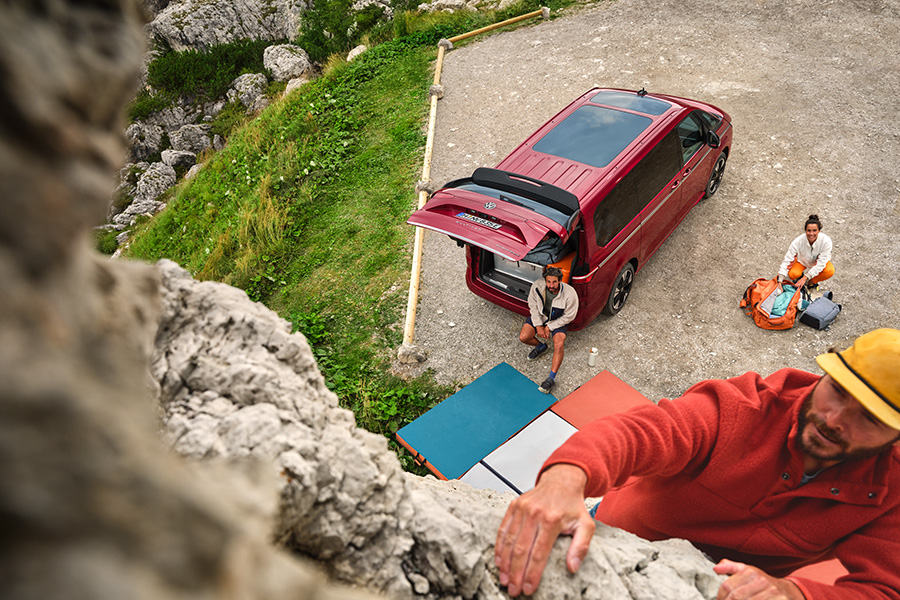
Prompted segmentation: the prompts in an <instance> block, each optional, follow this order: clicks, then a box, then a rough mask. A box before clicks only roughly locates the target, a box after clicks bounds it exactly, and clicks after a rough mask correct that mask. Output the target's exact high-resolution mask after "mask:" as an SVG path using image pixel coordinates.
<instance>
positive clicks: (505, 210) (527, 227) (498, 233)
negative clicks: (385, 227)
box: [407, 188, 569, 261]
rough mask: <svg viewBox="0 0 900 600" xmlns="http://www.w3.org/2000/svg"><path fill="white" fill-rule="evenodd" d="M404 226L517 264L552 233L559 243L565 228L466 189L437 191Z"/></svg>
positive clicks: (525, 210)
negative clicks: (444, 237) (447, 237)
mask: <svg viewBox="0 0 900 600" xmlns="http://www.w3.org/2000/svg"><path fill="white" fill-rule="evenodd" d="M407 223H409V224H410V225H416V226H418V227H425V228H426V229H432V230H434V231H438V232H440V233H445V234H447V235H449V236H450V237H452V238H454V239H457V240H460V241H462V242H465V243H466V244H472V245H473V246H478V247H479V248H484V249H485V250H488V251H490V252H493V253H495V254H499V255H500V256H502V257H504V258H506V259H507V260H512V261H519V260H522V258H523V257H524V256H525V255H526V254H528V252H529V251H530V250H531V249H532V248H534V247H535V246H537V244H538V242H540V241H541V239H542V238H543V237H544V235H546V234H547V232H549V231H552V232H553V233H555V234H556V235H557V236H559V237H560V238H561V239H562V240H563V241H565V240H566V239H567V238H568V235H569V234H568V232H567V231H566V229H565V228H564V227H563V226H561V225H559V224H558V223H556V222H554V221H553V220H552V219H549V218H547V217H545V216H543V215H540V214H538V213H536V212H534V211H532V210H529V209H528V208H525V207H522V206H518V205H516V204H512V203H509V202H504V201H503V200H498V199H495V198H490V197H488V196H484V195H481V194H478V193H475V192H471V191H468V190H462V189H456V188H445V189H442V190H439V191H438V192H437V193H435V195H434V196H432V197H431V199H430V200H429V201H428V203H427V204H425V207H424V208H422V209H420V210H417V211H416V212H414V213H413V214H412V215H411V216H410V217H409V219H408V220H407Z"/></svg>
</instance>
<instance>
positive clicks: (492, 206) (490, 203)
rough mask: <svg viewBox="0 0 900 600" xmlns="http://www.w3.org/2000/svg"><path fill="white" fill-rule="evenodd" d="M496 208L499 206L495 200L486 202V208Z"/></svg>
mask: <svg viewBox="0 0 900 600" xmlns="http://www.w3.org/2000/svg"><path fill="white" fill-rule="evenodd" d="M495 208H497V204H496V203H494V202H485V203H484V210H494V209H495Z"/></svg>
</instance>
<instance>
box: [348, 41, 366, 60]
mask: <svg viewBox="0 0 900 600" xmlns="http://www.w3.org/2000/svg"><path fill="white" fill-rule="evenodd" d="M366 50H368V48H366V46H364V45H363V44H360V45H359V46H357V47H356V48H354V49H353V50H351V51H350V52H349V53H348V54H347V62H350V61H351V60H353V59H354V58H356V57H357V56H359V55H360V54H362V53H363V52H365V51H366Z"/></svg>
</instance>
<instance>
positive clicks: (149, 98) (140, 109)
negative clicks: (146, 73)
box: [127, 89, 172, 123]
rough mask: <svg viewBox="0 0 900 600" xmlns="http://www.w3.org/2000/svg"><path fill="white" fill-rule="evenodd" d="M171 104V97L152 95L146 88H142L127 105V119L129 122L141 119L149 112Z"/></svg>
mask: <svg viewBox="0 0 900 600" xmlns="http://www.w3.org/2000/svg"><path fill="white" fill-rule="evenodd" d="M171 104H172V100H171V98H168V97H166V96H164V95H162V94H156V95H152V94H150V92H149V91H148V90H146V89H142V90H141V91H139V92H138V94H137V97H135V99H134V100H132V102H131V104H130V105H129V106H128V111H127V114H128V120H129V122H131V123H134V122H135V121H142V120H144V119H146V118H147V117H149V116H150V115H151V114H153V113H155V112H157V111H160V110H162V109H164V108H166V107H168V106H170V105H171Z"/></svg>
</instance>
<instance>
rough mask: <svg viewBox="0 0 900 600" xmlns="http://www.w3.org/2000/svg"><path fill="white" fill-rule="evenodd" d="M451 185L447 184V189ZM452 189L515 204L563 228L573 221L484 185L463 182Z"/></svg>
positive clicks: (523, 199) (539, 205) (546, 208)
mask: <svg viewBox="0 0 900 600" xmlns="http://www.w3.org/2000/svg"><path fill="white" fill-rule="evenodd" d="M451 183H452V182H451ZM450 185H451V184H448V187H449V186H450ZM453 187H455V188H457V189H460V190H467V191H470V192H475V193H476V194H482V195H484V196H490V197H491V198H496V199H497V200H502V201H503V202H509V203H511V204H515V205H517V206H522V207H524V208H527V209H529V210H532V211H534V212H536V213H538V214H539V215H543V216H545V217H547V218H548V219H551V220H553V222H555V223H558V224H559V225H561V226H562V227H563V228H567V227H568V226H569V225H570V224H571V223H572V221H573V219H572V216H571V215H566V214H563V213H561V212H560V211H558V210H556V209H555V208H553V207H551V206H547V205H545V204H541V203H540V202H537V201H535V200H531V199H529V198H526V197H524V196H520V195H518V194H513V193H510V192H507V191H505V190H497V189H494V188H492V187H488V186H485V185H479V184H477V183H473V182H471V181H466V180H463V182H462V183H460V184H459V185H453ZM570 233H571V232H570Z"/></svg>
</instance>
